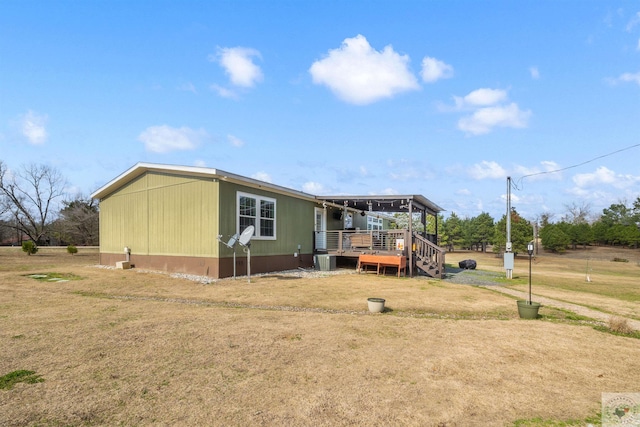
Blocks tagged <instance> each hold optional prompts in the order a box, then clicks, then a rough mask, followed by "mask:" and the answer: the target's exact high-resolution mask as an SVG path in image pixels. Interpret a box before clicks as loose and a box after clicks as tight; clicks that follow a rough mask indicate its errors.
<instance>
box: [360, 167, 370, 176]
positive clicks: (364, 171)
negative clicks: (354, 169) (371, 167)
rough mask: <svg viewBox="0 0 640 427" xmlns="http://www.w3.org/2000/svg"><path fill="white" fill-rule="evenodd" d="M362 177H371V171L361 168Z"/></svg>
mask: <svg viewBox="0 0 640 427" xmlns="http://www.w3.org/2000/svg"><path fill="white" fill-rule="evenodd" d="M360 175H361V176H368V175H369V171H368V170H367V168H366V167H364V166H360Z"/></svg>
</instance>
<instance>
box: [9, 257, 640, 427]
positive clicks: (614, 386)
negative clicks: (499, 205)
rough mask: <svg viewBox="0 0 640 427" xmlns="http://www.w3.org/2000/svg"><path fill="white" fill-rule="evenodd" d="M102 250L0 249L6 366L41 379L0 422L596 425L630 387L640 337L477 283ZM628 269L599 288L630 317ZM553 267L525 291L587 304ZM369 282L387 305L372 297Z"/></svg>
mask: <svg viewBox="0 0 640 427" xmlns="http://www.w3.org/2000/svg"><path fill="white" fill-rule="evenodd" d="M470 255H474V256H475V254H469V253H466V254H464V253H459V254H458V253H452V254H448V258H447V261H448V262H457V259H458V258H457V257H458V256H460V257H470ZM541 258H542V257H540V259H541ZM459 259H462V258H459ZM482 260H483V262H482V263H481V264H480V266H479V267H480V268H485V267H486V269H489V270H490V269H493V268H494V267H495V266H492V265H489V264H490V263H492V262H493V261H492V260H496V259H495V258H494V257H492V256H490V255H484V256H483V258H482ZM485 260H486V262H485ZM495 262H497V263H498V262H500V260H496V261H495ZM518 262H519V264H518V268H519V266H520V260H519V261H518ZM538 262H539V264H538V265H537V266H536V267H534V268H536V269H537V270H542V267H541V266H540V264H542V263H544V262H549V263H551V261H544V260H539V261H538ZM577 262H581V261H580V260H578V261H577ZM96 263H97V251H96V250H88V249H83V248H79V253H78V254H77V255H75V256H71V255H68V254H66V253H65V252H64V250H63V249H62V250H58V251H56V250H54V249H47V248H41V249H40V252H39V253H38V254H36V255H34V256H31V257H28V256H26V255H25V254H24V253H22V252H20V251H19V249H12V248H0V351H1V353H0V354H1V357H0V376H2V375H5V374H7V373H9V372H12V371H16V370H21V369H25V370H31V371H35V372H36V373H37V374H39V375H42V378H43V379H44V382H38V383H35V384H27V383H18V384H16V385H15V386H14V387H13V388H11V389H5V390H0V425H1V426H102V425H105V426H106V425H108V426H112V425H124V426H146V425H154V426H164V425H166V426H170V425H171V426H173V425H198V426H199V425H223V426H246V425H270V426H271V425H277V426H281V425H287V426H307V425H313V426H334V425H337V426H342V425H409V426H513V425H520V426H522V425H547V426H550V425H576V426H578V425H586V423H587V422H593V423H594V424H597V421H598V413H599V410H600V406H601V393H602V392H625V391H626V392H638V391H640V340H638V339H634V338H628V337H622V336H615V335H612V334H608V333H604V332H600V331H597V330H595V329H593V328H592V327H590V326H589V325H588V324H581V323H577V322H572V321H570V320H566V319H565V320H563V319H562V318H559V317H557V316H552V315H547V316H544V317H543V318H542V319H540V320H521V319H519V318H518V317H517V309H516V304H515V302H514V299H513V298H511V297H508V296H505V295H502V294H499V293H497V292H492V291H490V290H487V289H482V288H476V287H472V286H467V285H456V284H452V283H448V282H445V281H439V280H427V279H424V278H416V279H407V278H396V277H395V276H386V277H377V276H375V275H374V274H366V275H364V274H362V275H358V274H341V275H333V276H326V277H320V278H297V277H292V276H290V275H285V274H273V275H269V276H264V277H253V278H252V281H251V283H247V281H246V279H237V280H230V279H229V280H221V281H218V282H215V283H212V284H208V285H203V284H200V283H195V282H191V281H188V280H184V279H176V278H171V277H169V276H167V275H164V274H158V273H152V272H141V271H137V270H135V269H134V270H114V269H104V268H96V267H95V264H96ZM485 264H486V266H485ZM616 264H619V263H616ZM559 265H563V264H562V263H560V264H559ZM616 267H620V265H617V266H616ZM622 267H624V268H629V269H630V270H629V271H631V274H633V273H635V276H633V275H632V276H631V277H632V278H631V279H629V275H628V273H627V272H626V271H625V272H623V273H621V274H619V278H618V281H619V282H620V283H623V282H624V286H625V287H629V288H630V291H624V292H623V293H622V296H621V295H619V294H617V293H613V294H612V293H611V292H610V293H608V294H607V293H606V292H604V291H599V292H600V294H601V295H602V299H603V300H605V301H606V304H607V305H609V304H612V303H613V302H614V301H615V300H620V301H623V302H624V303H625V304H626V305H625V310H629V312H630V313H633V314H635V315H636V316H637V315H638V312H639V311H640V310H638V307H640V303H639V300H638V299H635V300H634V299H633V298H634V297H633V295H636V296H637V295H638V294H639V293H640V283H638V280H637V277H638V272H639V271H640V267H638V266H637V265H635V264H634V263H628V265H624V266H622ZM495 268H497V269H498V270H499V269H500V265H499V264H498V265H497V267H495ZM553 268H560V267H553ZM575 268H576V269H578V267H577V266H576V267H575ZM633 268H635V271H634V270H633ZM614 272H615V274H618V271H617V270H615V268H614ZM34 273H60V275H65V274H72V275H75V276H77V277H75V278H76V279H77V280H69V281H58V282H48V281H39V280H36V279H33V278H30V277H27V275H29V274H34ZM523 273H524V274H523V275H524V276H526V272H525V271H524V270H523ZM595 273H596V269H595V268H594V275H595ZM539 274H542V273H539ZM558 274H559V275H560V274H561V275H562V277H563V279H562V281H563V284H562V286H561V287H554V285H553V282H552V281H549V282H546V283H543V279H542V277H540V278H539V281H540V282H541V283H540V285H538V286H536V287H535V290H536V291H540V292H541V293H542V292H544V293H548V294H549V295H551V294H554V293H556V292H557V294H554V295H559V296H561V297H563V298H566V299H570V300H572V301H574V302H575V301H576V300H580V301H586V302H588V303H589V304H590V305H593V306H595V307H597V306H598V304H597V303H598V301H599V298H597V297H594V295H598V292H596V293H590V292H589V290H586V291H585V290H580V289H581V288H579V287H578V282H580V280H584V274H583V275H582V277H579V275H577V276H576V277H573V276H572V275H573V274H574V272H572V271H569V270H564V267H562V270H560V271H558ZM575 274H578V273H575ZM598 274H600V273H598ZM603 274H605V275H606V276H608V275H610V274H612V273H611V272H607V273H603ZM71 277H73V276H71ZM559 277H560V276H559ZM514 280H515V282H514V284H513V286H515V287H521V286H525V285H524V283H525V280H524V279H523V278H522V277H517V278H516V279H514ZM518 281H520V282H518ZM573 281H575V282H576V286H577V287H578V288H576V289H573V288H572V287H571V283H573ZM596 283H597V282H596ZM510 286H511V285H510ZM627 294H629V295H631V297H629V296H628V295H627ZM625 295H626V296H625ZM372 296H375V297H383V298H385V299H386V300H387V306H388V308H389V310H388V311H386V312H385V313H382V314H370V313H368V312H367V308H366V299H367V297H372ZM543 310H544V309H543ZM603 310H605V311H606V307H605V308H604V309H603ZM541 312H542V311H541ZM543 314H544V313H543ZM562 422H564V423H565V424H561V423H562Z"/></svg>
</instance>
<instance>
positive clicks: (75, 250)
mask: <svg viewBox="0 0 640 427" xmlns="http://www.w3.org/2000/svg"><path fill="white" fill-rule="evenodd" d="M67 252H69V253H70V254H71V255H73V254H77V253H78V248H76V247H75V246H73V245H69V246H67Z"/></svg>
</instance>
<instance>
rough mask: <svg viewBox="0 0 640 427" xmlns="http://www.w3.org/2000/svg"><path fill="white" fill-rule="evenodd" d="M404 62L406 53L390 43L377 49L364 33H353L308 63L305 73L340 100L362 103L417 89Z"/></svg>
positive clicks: (405, 61)
mask: <svg viewBox="0 0 640 427" xmlns="http://www.w3.org/2000/svg"><path fill="white" fill-rule="evenodd" d="M408 64H409V56H407V55H400V54H399V53H397V52H395V51H394V50H393V48H392V47H391V46H386V47H385V48H384V49H383V50H382V51H377V50H375V49H374V48H372V47H371V45H370V44H369V42H368V41H367V39H366V38H365V37H364V36H362V35H357V36H356V37H353V38H347V39H345V40H344V41H343V42H342V45H341V46H340V47H339V48H337V49H331V50H329V52H328V54H327V55H326V56H325V57H324V58H323V59H320V60H318V61H316V62H314V63H313V64H312V65H311V68H309V73H310V74H311V76H312V79H313V82H314V83H315V84H319V85H324V86H326V87H328V88H329V89H330V90H331V91H332V92H333V93H334V94H335V95H336V96H337V97H338V98H340V99H342V100H343V101H345V102H348V103H351V104H357V105H366V104H370V103H373V102H376V101H379V100H381V99H385V98H391V97H393V96H394V95H396V94H398V93H401V92H405V91H409V90H416V89H419V87H420V86H419V85H418V82H417V79H416V77H415V76H414V75H413V74H412V73H411V71H409V68H408Z"/></svg>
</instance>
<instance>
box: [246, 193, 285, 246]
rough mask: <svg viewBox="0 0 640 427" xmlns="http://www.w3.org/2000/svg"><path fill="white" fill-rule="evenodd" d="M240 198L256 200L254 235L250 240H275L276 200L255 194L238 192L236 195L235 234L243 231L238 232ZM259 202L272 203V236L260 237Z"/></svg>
mask: <svg viewBox="0 0 640 427" xmlns="http://www.w3.org/2000/svg"><path fill="white" fill-rule="evenodd" d="M241 197H248V198H251V199H255V200H256V217H255V219H256V221H255V223H256V226H255V233H254V235H253V237H252V239H254V240H276V237H277V228H276V224H277V219H278V213H277V206H278V205H277V202H276V199H274V198H271V197H265V196H259V195H257V194H251V193H244V192H242V191H238V192H237V193H236V232H237V233H238V234H240V233H242V231H243V230H240V198H241ZM261 201H265V202H271V203H273V236H261V235H260V202H261Z"/></svg>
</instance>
